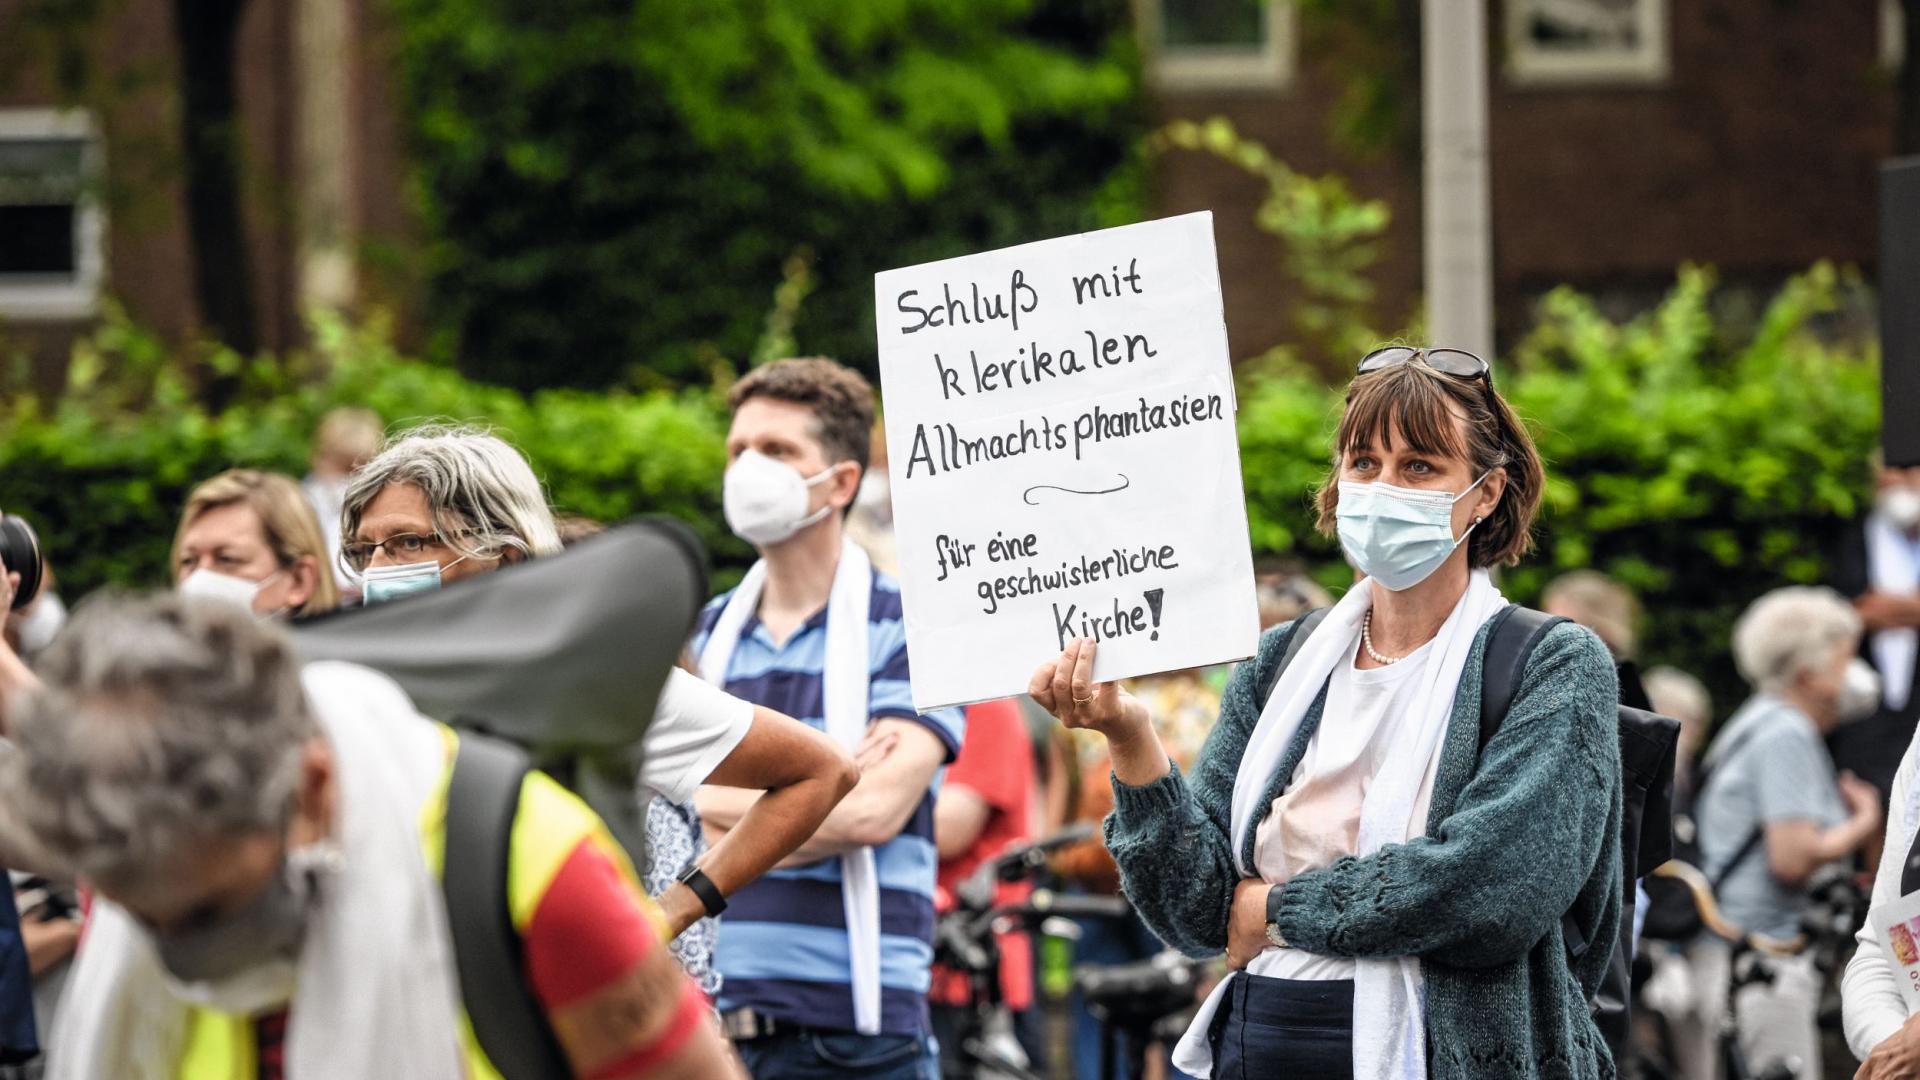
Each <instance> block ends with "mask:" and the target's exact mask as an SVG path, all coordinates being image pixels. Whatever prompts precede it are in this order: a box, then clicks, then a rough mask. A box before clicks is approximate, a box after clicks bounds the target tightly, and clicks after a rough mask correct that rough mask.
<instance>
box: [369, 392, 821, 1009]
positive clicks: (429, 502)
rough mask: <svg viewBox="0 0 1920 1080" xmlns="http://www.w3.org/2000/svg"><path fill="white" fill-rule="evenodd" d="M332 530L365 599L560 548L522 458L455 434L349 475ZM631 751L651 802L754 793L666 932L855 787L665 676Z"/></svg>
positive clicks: (794, 841)
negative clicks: (726, 791)
mask: <svg viewBox="0 0 1920 1080" xmlns="http://www.w3.org/2000/svg"><path fill="white" fill-rule="evenodd" d="M341 535H342V536H344V537H345V543H344V544H343V545H342V552H343V556H344V558H345V560H346V561H347V563H348V565H349V566H351V567H352V568H353V569H354V570H355V571H358V572H360V573H363V574H364V575H365V577H366V598H367V601H368V602H369V603H379V602H383V601H387V600H391V599H395V598H398V597H400V596H405V595H407V594H409V593H413V592H418V591H421V590H425V589H434V588H438V587H439V586H440V584H441V583H442V582H451V581H456V580H458V579H461V578H465V577H469V576H472V575H478V574H486V573H491V572H492V571H495V570H498V569H500V568H501V567H502V566H505V565H508V564H511V563H514V562H518V561H521V560H523V559H526V558H529V557H540V556H547V555H553V554H557V553H558V552H559V551H560V550H561V542H560V535H559V532H558V530H557V528H556V527H555V524H554V518H553V512H552V510H551V509H550V508H549V507H548V505H547V500H546V496H545V494H544V493H543V492H542V490H541V487H540V481H539V479H538V478H537V477H535V476H534V472H533V468H532V467H531V466H530V465H528V464H527V460H526V458H524V457H522V456H521V455H520V452H519V451H518V450H515V449H514V448H513V447H512V446H509V445H508V444H507V443H506V442H505V441H503V440H502V439H500V438H499V437H498V436H495V435H492V434H489V433H487V432H484V431H479V430H476V429H472V428H459V427H441V426H432V427H425V428H419V429H416V430H413V431H410V432H407V433H405V434H403V435H401V436H399V437H398V438H396V439H395V440H394V441H392V442H391V443H389V444H388V445H387V447H386V448H385V449H384V450H382V451H381V452H380V454H379V456H377V457H375V458H374V459H373V460H372V461H370V462H368V463H367V464H366V465H365V466H364V467H363V468H362V469H361V470H360V471H359V472H358V473H356V474H354V478H353V482H352V483H351V484H350V485H349V486H348V488H347V492H346V496H345V506H344V509H343V510H342V514H341ZM510 632H511V630H510V629H509V628H502V633H510ZM644 751H645V752H644V755H643V762H642V766H641V774H640V786H641V789H642V797H644V798H651V797H652V796H653V795H654V794H658V795H660V796H663V797H665V798H667V799H669V800H670V801H672V802H675V803H686V802H689V801H690V800H691V799H692V797H693V792H694V789H695V788H697V787H698V786H699V785H701V784H703V783H715V784H724V785H727V786H730V787H740V788H748V789H752V790H759V791H765V792H766V794H765V795H763V796H761V798H760V800H759V801H758V802H757V803H755V804H754V809H753V810H752V811H750V813H749V817H750V818H751V821H750V822H742V825H744V826H747V827H743V828H736V829H734V830H733V831H731V832H729V833H728V834H727V838H726V839H725V840H724V841H722V842H721V843H720V844H718V845H716V846H715V847H714V848H713V850H712V851H711V852H708V853H707V856H706V857H705V858H704V859H702V860H700V862H699V864H698V865H692V866H682V867H677V868H676V869H675V872H674V875H673V879H674V884H672V885H671V887H669V888H667V889H666V890H665V891H663V892H661V893H660V894H659V901H660V905H661V908H662V909H663V911H664V912H665V914H666V916H667V921H668V924H669V926H670V927H671V928H672V931H673V934H674V935H675V936H676V937H677V936H679V935H680V934H681V933H682V932H684V931H686V930H687V929H688V928H690V927H692V926H694V925H695V924H696V923H700V922H701V921H702V920H703V919H704V918H705V917H707V916H710V915H714V914H718V910H717V908H718V907H724V905H725V901H724V899H721V898H724V897H725V896H726V895H727V894H729V893H732V892H733V891H735V890H737V889H739V888H740V887H741V886H743V885H746V884H747V883H748V882H750V881H752V880H754V879H755V878H757V877H759V876H760V875H761V874H763V873H765V872H766V871H767V870H768V869H770V868H771V867H772V866H773V865H774V864H775V863H777V862H779V861H780V860H781V859H782V858H785V857H786V856H787V855H789V854H791V853H792V851H793V850H794V849H795V848H797V847H799V846H800V844H801V843H803V842H804V841H805V840H806V839H807V838H808V837H809V836H811V835H813V832H814V830H815V829H816V828H818V827H819V825H820V822H821V821H822V820H824V819H825V818H826V816H827V813H828V812H829V811H831V810H832V809H833V807H834V806H835V804H837V803H838V802H839V801H840V799H841V798H842V797H843V796H845V795H846V793H847V792H848V791H849V790H851V789H852V788H853V785H854V783H855V782H856V781H857V780H858V778H859V773H858V770H857V769H856V768H855V766H854V764H853V762H852V760H851V759H850V758H848V756H847V755H846V753H845V752H844V751H842V750H841V749H840V748H839V746H838V745H836V744H835V743H834V742H833V741H832V740H831V739H828V738H827V737H826V736H825V735H823V734H821V733H820V732H817V731H815V730H813V729H812V728H810V727H808V726H807V725H805V724H802V723H800V722H799V721H797V720H794V719H793V718H791V717H788V716H785V715H783V714H781V713H777V712H774V711H773V710H771V709H766V708H762V707H760V706H757V705H753V704H751V703H749V702H746V701H742V700H740V699H739V698H736V697H733V696H731V695H729V694H727V693H725V692H723V691H721V690H719V689H717V688H715V687H712V686H709V685H708V684H706V683H704V682H702V681H700V680H699V679H698V678H696V677H694V676H693V675H691V674H689V673H687V672H684V671H680V670H678V669H675V670H674V671H673V672H671V673H669V676H668V680H667V684H666V688H665V689H664V690H663V691H662V692H661V697H660V702H659V704H658V705H657V706H656V708H655V710H654V718H653V722H652V723H651V724H650V725H649V726H648V728H647V734H646V742H645V745H644ZM653 847H654V852H656V853H657V852H659V851H661V850H664V848H663V847H662V846H661V845H657V844H656V845H653ZM654 869H655V868H652V867H649V868H648V872H647V876H648V877H649V878H657V877H658V875H657V874H655V873H654V872H653V871H654ZM716 901H717V903H716ZM708 925H709V926H710V924H708ZM707 952H710V946H708V949H707V950H706V951H702V950H701V949H700V948H698V947H697V943H696V947H694V948H691V949H685V948H681V949H676V954H677V955H679V956H680V957H681V959H682V961H683V962H684V963H685V964H686V966H687V968H688V970H689V973H691V974H692V975H694V977H695V978H696V979H700V980H702V982H703V989H708V990H709V991H711V985H710V984H707V982H706V980H707V976H708V963H709V956H708V955H707Z"/></svg>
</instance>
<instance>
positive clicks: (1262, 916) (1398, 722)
mask: <svg viewBox="0 0 1920 1080" xmlns="http://www.w3.org/2000/svg"><path fill="white" fill-rule="evenodd" d="M1333 457H1334V461H1335V465H1334V470H1333V475H1332V476H1330V477H1329V478H1328V481H1327V483H1326V485H1325V486H1324V488H1323V489H1322V491H1321V493H1320V509H1321V521H1322V527H1323V528H1325V529H1327V530H1329V531H1337V533H1338V535H1339V537H1340V541H1341V544H1342V546H1343V547H1344V548H1345V549H1346V552H1347V555H1348V557H1349V558H1350V559H1351V560H1352V561H1353V562H1354V564H1355V565H1356V566H1358V567H1359V568H1360V569H1361V570H1362V571H1364V572H1365V573H1366V574H1367V575H1368V578H1367V580H1365V581H1362V582H1360V583H1358V584H1357V585H1355V586H1354V587H1353V588H1352V589H1351V590H1349V591H1348V593H1347V595H1346V596H1345V597H1344V598H1342V599H1341V601H1340V602H1339V603H1338V604H1336V605H1334V607H1333V608H1332V609H1331V610H1330V611H1329V612H1328V613H1327V615H1326V617H1325V619H1324V621H1323V622H1321V623H1320V625H1319V628H1318V629H1317V630H1315V631H1314V632H1313V634H1312V636H1311V637H1309V638H1307V639H1305V640H1304V642H1303V644H1302V646H1301V648H1300V649H1299V650H1298V652H1297V653H1295V654H1294V656H1293V658H1292V660H1291V662H1289V663H1288V664H1287V666H1286V670H1285V671H1284V672H1282V671H1280V670H1279V668H1280V660H1281V657H1282V656H1283V655H1285V654H1286V653H1287V650H1288V647H1289V645H1290V644H1291V643H1292V642H1293V640H1294V639H1295V637H1296V636H1297V635H1298V633H1299V628H1300V626H1301V624H1300V622H1298V621H1296V622H1291V623H1287V624H1284V625H1282V626H1277V627H1275V628H1273V629H1272V630H1270V631H1268V632H1267V633H1266V634H1265V635H1264V636H1263V637H1262V638H1261V641H1260V652H1259V656H1258V657H1257V659H1255V660H1254V661H1252V662H1250V663H1246V664H1242V665H1241V666H1240V668H1239V670H1238V671H1237V672H1236V673H1235V674H1234V677H1233V680H1232V682H1231V683H1230V684H1229V685H1228V687H1227V692H1226V696H1225V697H1224V699H1223V700H1222V703H1221V711H1220V720H1219V723H1218V724H1217V725H1216V726H1215V728H1214V730H1213V734H1212V735H1211V736H1210V737H1209V739H1208V741H1207V745H1206V748H1205V749H1204V750H1203V751H1202V752H1201V757H1200V761H1199V763H1198V764H1197V766H1196V767H1195V769H1194V773H1193V776H1192V777H1191V778H1188V777H1185V776H1182V775H1181V773H1180V771H1179V770H1178V769H1177V768H1176V767H1174V766H1173V764H1172V763H1171V762H1170V761H1169V760H1168V758H1167V754H1166V751H1165V750H1164V749H1162V747H1161V746H1160V741H1159V738H1158V737H1157V736H1156V735H1155V734H1154V730H1153V726H1152V724H1151V723H1149V721H1148V717H1147V715H1146V710H1145V709H1144V707H1143V706H1142V705H1141V704H1140V703H1139V702H1138V701H1136V700H1134V699H1133V698H1132V697H1130V696H1129V695H1128V694H1126V693H1125V692H1124V691H1122V690H1120V689H1119V688H1118V687H1117V686H1115V685H1113V684H1111V683H1105V684H1101V683H1095V682H1094V680H1093V678H1092V669H1093V653H1094V648H1093V643H1092V642H1090V641H1087V642H1082V641H1076V642H1074V643H1073V644H1072V645H1070V646H1069V647H1068V649H1067V650H1066V652H1065V653H1064V654H1063V655H1062V656H1061V657H1060V658H1059V659H1058V660H1056V661H1050V662H1048V663H1047V664H1045V665H1042V667H1041V669H1040V670H1039V671H1038V672H1036V674H1035V676H1034V680H1033V684H1032V691H1033V694H1034V697H1035V698H1036V699H1037V700H1038V701H1040V703H1041V704H1042V705H1045V706H1046V707H1047V708H1048V709H1049V710H1051V711H1052V712H1054V714H1055V715H1057V716H1059V717H1060V718H1061V719H1062V720H1063V721H1065V722H1066V723H1067V724H1068V725H1070V726H1073V727H1086V728H1092V729H1094V730H1097V731H1100V732H1102V733H1103V734H1105V736H1106V737H1107V741H1108V743H1109V745H1110V746H1111V747H1112V750H1113V766H1114V769H1113V771H1114V795H1115V803H1116V808H1115V811H1114V813H1113V815H1112V816H1111V817H1109V818H1108V819H1107V825H1106V831H1107V846H1108V848H1109V849H1110V850H1111V851H1112V852H1113V855H1114V857H1115V859H1116V861H1118V862H1119V864H1120V869H1121V873H1122V875H1123V878H1124V881H1125V885H1126V892H1127V895H1128V897H1130V898H1131V899H1132V900H1133V902H1134V903H1135V904H1136V905H1137V906H1138V907H1139V909H1140V912H1141V914H1142V915H1144V916H1145V917H1146V920H1147V922H1148V924H1149V925H1150V926H1152V927H1153V929H1154V931H1155V932H1156V933H1158V934H1160V936H1161V937H1162V938H1164V939H1166V940H1167V941H1168V942H1170V943H1171V944H1173V945H1175V946H1177V947H1179V948H1181V949H1183V950H1186V951H1188V952H1192V953H1195V954H1204V953H1217V952H1219V951H1221V950H1223V949H1224V950H1225V951H1226V953H1227V958H1228V960H1229V962H1230V963H1231V964H1232V965H1233V966H1234V968H1236V969H1237V970H1236V974H1235V975H1234V976H1233V977H1231V978H1230V979H1229V980H1227V981H1226V982H1225V983H1222V984H1221V988H1220V989H1218V990H1216V991H1215V992H1214V994H1213V996H1212V997H1211V998H1210V999H1209V1001H1208V1003H1207V1005H1206V1007H1205V1008H1203V1010H1202V1013H1201V1017H1200V1018H1199V1019H1198V1020H1196V1022H1195V1024H1194V1025H1193V1027H1191V1028H1189V1029H1188V1033H1187V1037H1186V1038H1185V1039H1184V1040H1182V1043H1181V1046H1180V1049H1179V1051H1178V1052H1177V1053H1176V1056H1175V1059H1174V1060H1175V1063H1176V1064H1178V1065H1179V1066H1180V1067H1181V1068H1183V1069H1186V1070H1187V1071H1188V1072H1196V1073H1198V1074H1199V1075H1203V1076H1205V1075H1211V1076H1214V1077H1218V1078H1221V1080H1241V1078H1249V1077H1284V1078H1287V1080H1314V1078H1320V1077H1329V1078H1340V1080H1347V1078H1352V1077H1356V1076H1357V1077H1361V1078H1363V1080H1377V1078H1381V1077H1391V1078H1394V1080H1418V1078H1422V1077H1427V1076H1433V1077H1445V1078H1449V1080H1454V1078H1457V1080H1488V1078H1506V1077H1510V1078H1515V1080H1518V1078H1523V1077H1524V1078H1532V1077H1556V1078H1578V1080H1598V1078H1601V1077H1610V1076H1612V1075H1613V1067H1612V1064H1611V1062H1610V1060H1609V1057H1608V1051H1607V1048H1606V1045H1605V1043H1604V1042H1603V1041H1602V1040H1601V1037H1600V1033H1599V1031H1598V1029H1597V1028H1596V1027H1595V1025H1594V1022H1593V1018H1592V1016H1591V1014H1590V1012H1589V1010H1588V1007H1587V995H1589V994H1591V993H1592V992H1593V990H1594V989H1595V988H1596V987H1597V986H1598V985H1599V981H1600V977H1601V975H1602V972H1603V970H1604V968H1605V966H1606V963H1607V959H1608V956H1607V952H1608V950H1606V949H1587V950H1584V951H1582V952H1580V953H1579V954H1578V955H1576V954H1575V953H1574V952H1572V951H1570V947H1569V946H1570V942H1569V941H1568V939H1567V937H1566V934H1565V931H1564V929H1563V927H1564V926H1565V925H1566V924H1567V923H1571V924H1572V925H1573V926H1575V927H1576V928H1577V929H1578V930H1579V931H1580V934H1581V937H1582V938H1584V940H1586V941H1595V942H1604V941H1612V940H1613V939H1614V937H1615V935H1616V934H1617V933H1618V926H1619V916H1620V905H1621V895H1620V851H1619V833H1620V826H1619V808H1620V799H1621V781H1620V758H1619V747H1618V737H1619V736H1618V726H1617V723H1618V722H1617V710H1618V693H1617V686H1616V683H1615V681H1614V673H1613V662H1612V660H1611V659H1609V657H1608V655H1607V651H1606V647H1605V646H1603V645H1602V644H1601V643H1600V640H1599V639H1598V638H1597V637H1595V636H1594V635H1593V633H1592V632H1591V631H1588V630H1586V629H1584V628H1581V627H1578V626H1574V625H1562V626H1557V627H1555V628H1554V629H1552V630H1551V631H1549V632H1548V633H1547V634H1546V635H1545V636H1544V638H1543V639H1542V640H1541V642H1540V643H1539V645H1538V646H1537V647H1536V648H1535V650H1534V652H1533V653H1532V655H1531V658H1530V660H1529V662H1528V664H1527V666H1526V669H1525V671H1524V672H1522V673H1521V675H1520V678H1519V682H1518V688H1517V691H1516V693H1515V695H1514V698H1513V702H1512V704H1511V706H1510V707H1509V710H1508V712H1507V714H1506V717H1505V719H1504V721H1503V722H1502V723H1501V725H1500V728H1499V730H1498V731H1497V732H1496V733H1494V735H1493V737H1492V738H1491V739H1490V740H1489V741H1488V742H1487V744H1486V745H1485V747H1484V748H1483V747H1481V746H1480V745H1479V727H1480V725H1479V713H1480V697H1481V671H1482V657H1483V653H1484V651H1485V647H1486V646H1485V642H1486V639H1487V636H1488V634H1489V632H1490V629H1489V627H1490V620H1491V619H1492V618H1493V616H1495V615H1496V614H1498V613H1499V612H1500V611H1501V610H1503V609H1504V607H1505V606H1506V605H1505V602H1504V601H1503V600H1502V599H1501V598H1500V594H1499V591H1498V590H1497V589H1495V588H1494V586H1493V583H1492V580H1491V578H1490V577H1489V575H1488V573H1487V568H1488V567H1491V566H1493V565H1495V564H1500V563H1512V562H1514V561H1516V560H1517V559H1518V558H1519V556H1520V555H1521V554H1522V552H1524V551H1525V550H1526V548H1527V546H1528V528H1529V525H1530V524H1531V522H1532V519H1533V514H1534V510H1535V509H1536V508H1537V507H1538V506H1539V502H1540V492H1541V487H1542V481H1543V476H1542V469H1541V465H1540V458H1539V455H1538V454H1537V453H1536V452H1535V451H1534V448H1533V443H1532V440H1531V439H1530V438H1529V437H1528V436H1527V433H1526V430H1525V429H1524V428H1523V427H1522V426H1521V424H1520V422H1519V419H1518V418H1517V417H1516V416H1515V415H1514V413H1513V410H1512V409H1511V408H1510V407H1509V406H1508V405H1507V404H1506V402H1505V401H1503V400H1502V399H1501V398H1500V396H1499V395H1498V394H1497V393H1495V392H1494V389H1493V386H1492V380H1491V377H1490V374H1489V372H1488V369H1487V365H1486V364H1485V362H1483V361H1482V360H1480V358H1479V357H1476V356H1472V355H1471V354H1467V353H1462V352H1458V351H1454V350H1445V349H1434V350H1427V349H1409V348H1394V349H1384V350H1380V351H1378V352H1376V353H1373V354H1371V355H1369V356H1368V357H1367V358H1365V359H1364V360H1363V361H1362V362H1361V365H1360V370H1359V374H1358V377H1357V378H1355V379H1354V381H1353V385H1352V387H1351V389H1350V390H1349V391H1348V394H1347V408H1346V412H1345V414H1344V415H1343V416H1342V418H1341V421H1340V426H1339V429H1338V431H1337V433H1336V434H1335V437H1334V445H1333Z"/></svg>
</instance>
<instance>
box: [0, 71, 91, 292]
mask: <svg viewBox="0 0 1920 1080" xmlns="http://www.w3.org/2000/svg"><path fill="white" fill-rule="evenodd" d="M100 156H101V155H100V140H99V136H98V134H97V133H96V131H95V128H94V125H93V120H92V118H91V117H89V116H87V115H86V114H85V113H76V112H67V111H59V110H53V109H0V318H10V319H84V318H87V317H89V316H91V315H93V314H94V313H95V311H97V310H98V308H99V303H100V284H101V279H102V277H103V276H104V270H105V261H106V259H105V253H104V251H103V246H104V244H105V240H106V221H105V214H104V213H103V212H102V211H101V208H100V200H99V198H98V192H97V190H96V188H97V180H98V178H99V176H100Z"/></svg>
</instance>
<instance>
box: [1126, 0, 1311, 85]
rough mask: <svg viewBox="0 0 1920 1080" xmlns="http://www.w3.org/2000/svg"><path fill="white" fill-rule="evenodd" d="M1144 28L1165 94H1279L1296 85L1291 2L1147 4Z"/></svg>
mask: <svg viewBox="0 0 1920 1080" xmlns="http://www.w3.org/2000/svg"><path fill="white" fill-rule="evenodd" d="M1140 25H1141V40H1142V43H1143V44H1144V45H1145V47H1146V50H1147V56H1148V58H1149V71H1150V72H1151V73H1152V77H1153V81H1154V84H1155V85H1156V86H1158V87H1160V88H1161V89H1163V90H1234V89H1258V88H1275V87H1282V86H1285V85H1286V84H1287V83H1288V82H1290V81H1292V79H1293V67H1294V10H1293V4H1292V3H1291V2H1290V0H1141V4H1140Z"/></svg>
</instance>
